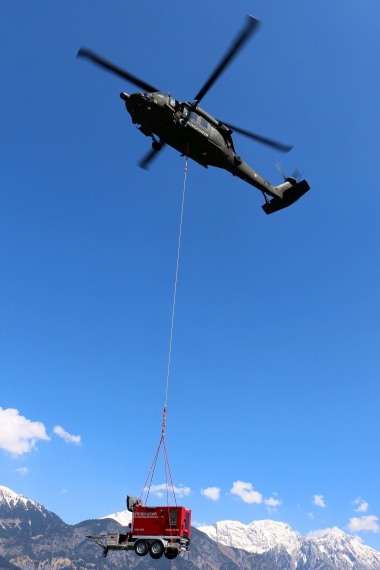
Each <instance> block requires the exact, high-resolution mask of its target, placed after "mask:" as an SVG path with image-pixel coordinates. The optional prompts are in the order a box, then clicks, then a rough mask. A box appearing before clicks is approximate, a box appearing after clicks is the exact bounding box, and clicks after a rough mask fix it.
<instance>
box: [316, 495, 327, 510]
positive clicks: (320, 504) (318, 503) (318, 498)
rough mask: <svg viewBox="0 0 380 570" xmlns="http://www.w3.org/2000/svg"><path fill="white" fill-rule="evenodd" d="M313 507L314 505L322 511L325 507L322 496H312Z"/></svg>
mask: <svg viewBox="0 0 380 570" xmlns="http://www.w3.org/2000/svg"><path fill="white" fill-rule="evenodd" d="M313 505H316V506H317V507H321V508H322V509H324V508H325V507H326V503H325V498H324V496H323V495H314V497H313Z"/></svg>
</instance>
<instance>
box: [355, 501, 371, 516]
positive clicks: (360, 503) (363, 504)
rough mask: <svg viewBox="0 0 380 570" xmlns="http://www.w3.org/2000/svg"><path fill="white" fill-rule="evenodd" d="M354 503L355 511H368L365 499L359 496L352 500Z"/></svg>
mask: <svg viewBox="0 0 380 570" xmlns="http://www.w3.org/2000/svg"><path fill="white" fill-rule="evenodd" d="M353 503H354V505H357V509H355V512H356V513H366V512H367V511H368V507H369V505H368V503H367V501H363V499H361V498H360V497H358V498H357V499H355V501H353Z"/></svg>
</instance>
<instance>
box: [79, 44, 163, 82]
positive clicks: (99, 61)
mask: <svg viewBox="0 0 380 570" xmlns="http://www.w3.org/2000/svg"><path fill="white" fill-rule="evenodd" d="M77 57H84V58H86V59H89V60H90V61H92V62H93V63H96V65H100V67H103V68H104V69H106V70H107V71H110V72H111V73H115V74H116V75H119V76H120V77H122V78H123V79H126V80H127V81H129V82H130V83H133V84H134V85H136V87H140V89H142V90H143V91H148V92H149V93H153V92H154V91H159V89H156V87H153V85H150V84H149V83H146V82H145V81H143V80H142V79H139V78H138V77H136V76H135V75H132V73H128V71H125V70H124V69H122V68H121V67H118V66H117V65H115V64H113V63H112V62H110V61H107V60H106V59H104V58H103V57H101V56H100V55H97V54H96V53H94V52H93V51H90V50H89V49H86V48H80V50H79V51H78V53H77Z"/></svg>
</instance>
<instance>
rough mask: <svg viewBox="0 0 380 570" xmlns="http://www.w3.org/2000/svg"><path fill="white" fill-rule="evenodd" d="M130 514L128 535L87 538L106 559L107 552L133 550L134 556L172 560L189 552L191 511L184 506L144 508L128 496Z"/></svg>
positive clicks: (117, 533) (103, 535)
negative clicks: (162, 557)
mask: <svg viewBox="0 0 380 570" xmlns="http://www.w3.org/2000/svg"><path fill="white" fill-rule="evenodd" d="M127 508H128V510H129V511H131V512H132V522H131V523H130V527H129V529H128V532H125V533H119V532H112V533H107V534H101V535H92V536H88V538H90V539H91V540H92V541H93V542H95V544H98V545H99V546H100V547H101V548H102V550H103V556H107V554H108V552H109V551H110V550H127V551H130V550H132V551H134V552H135V553H136V554H137V556H145V555H146V554H148V553H149V554H150V556H151V557H152V558H154V559H158V558H161V556H162V555H164V556H165V557H166V558H168V559H169V560H173V559H174V558H176V557H177V556H178V554H179V553H180V552H187V551H188V550H190V535H191V510H189V509H186V508H185V507H178V506H166V507H147V506H143V505H142V504H141V501H140V500H139V499H135V498H134V497H130V496H128V497H127Z"/></svg>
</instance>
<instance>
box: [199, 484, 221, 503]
mask: <svg viewBox="0 0 380 570" xmlns="http://www.w3.org/2000/svg"><path fill="white" fill-rule="evenodd" d="M201 494H202V495H204V496H205V497H207V498H208V499H211V500H212V501H218V500H219V499H220V489H219V487H207V488H206V489H201Z"/></svg>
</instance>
